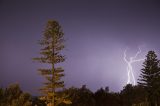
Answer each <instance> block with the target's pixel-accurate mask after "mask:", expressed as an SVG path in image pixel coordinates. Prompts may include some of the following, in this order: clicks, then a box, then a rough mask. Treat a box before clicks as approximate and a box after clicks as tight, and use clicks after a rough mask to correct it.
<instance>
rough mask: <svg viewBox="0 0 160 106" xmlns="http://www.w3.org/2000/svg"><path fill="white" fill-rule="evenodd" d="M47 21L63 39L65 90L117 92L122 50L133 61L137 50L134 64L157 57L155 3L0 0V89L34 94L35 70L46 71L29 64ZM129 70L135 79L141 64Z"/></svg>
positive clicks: (159, 39) (123, 77)
mask: <svg viewBox="0 0 160 106" xmlns="http://www.w3.org/2000/svg"><path fill="white" fill-rule="evenodd" d="M49 19H55V20H57V21H58V22H59V23H60V25H61V26H62V28H63V31H64V33H65V35H64V36H65V39H66V42H65V45H66V48H65V50H64V51H63V53H64V54H65V55H66V57H67V60H66V61H65V63H63V64H62V66H63V67H64V69H65V75H66V76H65V78H64V80H65V85H66V87H71V86H75V87H81V86H82V85H84V84H86V85H87V87H88V88H89V89H91V90H92V91H96V90H97V89H99V88H100V87H106V86H109V88H110V90H111V91H120V90H121V89H122V88H123V86H125V84H126V82H127V70H126V63H125V62H124V60H123V52H124V50H125V49H126V48H129V49H128V54H127V55H128V56H133V55H134V54H135V53H136V52H137V51H138V47H139V46H141V49H142V53H141V55H139V57H138V58H144V57H145V55H146V54H147V52H148V51H149V50H155V51H156V53H157V55H158V53H159V52H160V49H159V45H160V2H159V0H157V1H156V0H126V1H124V0H0V49H1V50H0V86H2V87H6V86H7V85H8V84H10V83H19V84H20V86H21V88H22V89H23V90H24V91H27V92H30V93H32V94H33V95H37V94H38V90H37V89H38V88H40V87H41V86H42V82H44V78H43V77H42V76H40V75H38V72H37V71H36V70H37V69H38V68H41V67H46V66H45V65H42V64H39V63H37V62H34V61H32V58H33V57H37V56H39V54H38V53H39V51H40V45H38V40H40V39H41V38H42V35H43V31H44V28H45V25H46V23H47V21H48V20H49ZM133 67H134V74H135V77H136V79H138V76H139V73H140V69H141V68H142V62H139V63H135V64H134V65H133Z"/></svg>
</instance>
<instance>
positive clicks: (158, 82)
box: [138, 51, 160, 106]
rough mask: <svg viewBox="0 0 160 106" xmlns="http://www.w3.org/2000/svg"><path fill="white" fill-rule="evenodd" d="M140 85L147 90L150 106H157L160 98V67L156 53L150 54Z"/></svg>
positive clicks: (146, 60) (141, 75) (144, 66)
mask: <svg viewBox="0 0 160 106" xmlns="http://www.w3.org/2000/svg"><path fill="white" fill-rule="evenodd" d="M138 83H139V85H142V86H143V87H144V88H146V90H147V93H148V97H147V98H148V102H149V103H150V106H157V105H158V98H159V97H160V67H159V60H158V59H157V55H156V53H155V52H154V51H149V52H148V54H147V56H146V59H145V62H144V63H143V69H142V70H141V74H140V79H139V82H138ZM159 105H160V104H159ZM159 105H158V106H159Z"/></svg>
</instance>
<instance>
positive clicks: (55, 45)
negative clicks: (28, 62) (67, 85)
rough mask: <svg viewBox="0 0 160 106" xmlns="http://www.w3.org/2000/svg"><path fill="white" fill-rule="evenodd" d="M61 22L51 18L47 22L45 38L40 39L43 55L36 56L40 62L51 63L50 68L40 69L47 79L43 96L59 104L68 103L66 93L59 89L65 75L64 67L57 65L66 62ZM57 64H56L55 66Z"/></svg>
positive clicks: (52, 102) (53, 103)
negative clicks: (62, 93)
mask: <svg viewBox="0 0 160 106" xmlns="http://www.w3.org/2000/svg"><path fill="white" fill-rule="evenodd" d="M63 35H64V34H63V32H62V29H61V26H60V25H59V23H58V22H57V21H55V20H50V21H48V23H47V26H46V29H45V31H44V36H43V39H42V40H40V45H41V46H42V49H41V51H40V54H41V57H38V58H34V60H38V61H39V62H40V63H46V64H49V65H50V68H48V69H44V68H42V69H38V71H39V72H40V74H41V75H42V76H44V77H45V78H46V79H47V82H45V83H44V87H42V88H41V89H40V90H41V92H42V93H43V94H44V96H43V97H41V98H43V99H44V100H46V102H47V104H50V105H51V106H57V105H58V104H60V103H61V102H65V103H68V102H67V101H66V100H65V97H66V96H64V95H59V94H58V92H57V91H58V90H59V89H60V88H63V87H64V81H62V80H61V78H62V77H63V76H64V73H63V72H64V70H63V68H62V67H56V66H57V65H56V64H58V63H61V62H64V60H65V58H64V56H63V55H62V54H61V53H60V52H61V51H62V50H63V49H64V36H63ZM55 65H56V66H55Z"/></svg>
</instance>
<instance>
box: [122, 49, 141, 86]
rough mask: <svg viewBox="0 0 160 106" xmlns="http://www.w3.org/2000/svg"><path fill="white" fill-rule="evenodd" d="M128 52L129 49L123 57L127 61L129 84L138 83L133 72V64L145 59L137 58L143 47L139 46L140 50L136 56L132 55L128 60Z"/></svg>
mask: <svg viewBox="0 0 160 106" xmlns="http://www.w3.org/2000/svg"><path fill="white" fill-rule="evenodd" d="M126 52H127V49H126V50H125V51H124V57H123V59H124V61H125V62H126V63H127V76H128V79H127V84H133V85H136V80H135V77H134V74H133V72H134V70H133V67H132V64H133V63H135V62H140V61H143V60H144V59H136V58H137V56H138V55H139V54H140V53H141V49H140V48H139V50H138V52H137V53H136V54H135V56H133V57H130V58H129V60H127V55H126Z"/></svg>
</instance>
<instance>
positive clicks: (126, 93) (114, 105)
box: [0, 84, 160, 106]
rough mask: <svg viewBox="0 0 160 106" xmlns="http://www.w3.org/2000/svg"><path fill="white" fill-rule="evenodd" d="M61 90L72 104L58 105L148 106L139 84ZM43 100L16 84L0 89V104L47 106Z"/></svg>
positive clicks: (2, 105) (8, 105)
mask: <svg viewBox="0 0 160 106" xmlns="http://www.w3.org/2000/svg"><path fill="white" fill-rule="evenodd" d="M61 92H62V91H61ZM61 92H59V93H61ZM63 92H65V93H66V94H68V97H69V98H70V100H71V101H72V104H69V105H66V104H63V103H62V104H60V105H59V106H149V105H148V102H147V92H146V90H145V89H144V88H143V87H142V86H140V85H138V86H132V85H131V84H128V85H126V86H125V87H124V89H123V90H122V91H121V92H110V91H109V88H108V87H106V88H100V89H98V90H97V91H96V92H92V91H91V90H89V89H88V88H87V87H86V85H83V86H82V87H81V88H75V87H71V88H68V89H64V90H63ZM159 99H160V98H159ZM45 102H46V101H44V100H41V99H40V97H38V96H37V97H36V96H31V95H30V94H29V93H24V92H23V91H22V90H21V89H20V87H19V85H18V84H12V85H10V86H9V87H7V88H5V89H4V88H3V89H2V88H1V89H0V106H47V105H46V104H45ZM159 103H160V101H159ZM157 106H158V105H157Z"/></svg>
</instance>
